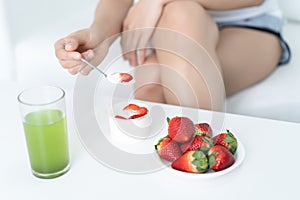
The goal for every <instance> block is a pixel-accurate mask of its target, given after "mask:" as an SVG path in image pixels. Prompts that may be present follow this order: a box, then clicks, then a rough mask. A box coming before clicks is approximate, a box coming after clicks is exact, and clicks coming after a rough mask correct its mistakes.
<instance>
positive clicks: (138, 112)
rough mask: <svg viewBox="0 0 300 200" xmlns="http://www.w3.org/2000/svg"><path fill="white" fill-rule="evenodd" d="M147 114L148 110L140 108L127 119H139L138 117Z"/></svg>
mask: <svg viewBox="0 0 300 200" xmlns="http://www.w3.org/2000/svg"><path fill="white" fill-rule="evenodd" d="M147 113H148V109H147V108H145V107H140V108H139V109H138V110H137V111H136V112H135V114H134V115H131V116H130V117H129V119H136V118H139V117H142V116H144V115H146V114H147Z"/></svg>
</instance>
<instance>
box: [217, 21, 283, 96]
mask: <svg viewBox="0 0 300 200" xmlns="http://www.w3.org/2000/svg"><path fill="white" fill-rule="evenodd" d="M217 55H218V57H219V61H220V65H221V68H222V71H223V78H224V84H225V88H226V94H227V96H230V95H232V94H234V93H236V92H238V91H240V90H243V89H245V88H247V87H249V86H251V85H253V84H255V83H257V82H259V81H261V80H263V79H265V78H266V77H267V76H268V75H270V74H271V72H272V71H274V69H275V68H276V67H277V65H278V63H279V60H280V57H281V46H280V41H279V38H278V37H277V36H276V35H274V34H271V33H267V32H264V31H259V30H254V29H249V28H241V27H226V28H223V29H222V30H221V31H220V33H219V42H218V45H217Z"/></svg>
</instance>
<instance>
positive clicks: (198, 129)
mask: <svg viewBox="0 0 300 200" xmlns="http://www.w3.org/2000/svg"><path fill="white" fill-rule="evenodd" d="M212 132H213V131H212V129H211V127H210V125H209V124H208V123H200V124H195V134H197V135H206V136H208V137H211V136H212Z"/></svg>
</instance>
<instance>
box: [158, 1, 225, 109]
mask: <svg viewBox="0 0 300 200" xmlns="http://www.w3.org/2000/svg"><path fill="white" fill-rule="evenodd" d="M158 27H159V28H164V29H169V30H173V31H174V33H175V34H176V32H177V34H178V35H180V34H184V35H186V36H187V37H189V38H190V40H191V41H194V42H195V43H196V44H197V43H198V45H199V46H202V47H203V48H204V49H205V50H207V52H208V53H209V55H210V57H208V56H207V55H206V54H205V52H204V51H203V50H200V51H197V52H194V50H193V49H190V50H189V49H188V48H187V49H183V51H185V52H184V53H186V51H190V52H187V53H188V54H190V55H195V56H196V57H197V58H198V60H197V66H193V65H192V64H191V63H190V62H188V61H187V60H185V59H184V58H183V57H181V55H175V54H174V53H172V52H170V51H168V49H166V51H164V50H160V49H156V55H157V59H158V62H159V63H160V64H162V65H163V66H165V67H162V68H161V82H162V85H163V91H164V95H165V100H166V102H167V103H169V104H177V105H181V106H189V107H196V108H204V109H212V110H221V109H222V107H223V101H224V97H225V91H224V85H223V80H222V76H221V70H220V68H219V60H218V57H217V54H216V46H217V42H218V37H219V36H218V33H219V32H218V29H217V26H216V24H215V22H214V21H213V19H212V18H211V17H210V15H209V14H208V13H207V12H206V11H205V9H204V8H203V7H202V6H201V5H199V4H198V3H195V2H193V1H176V2H172V3H169V4H167V5H166V6H165V8H164V10H163V13H162V16H161V18H160V20H159V23H158ZM159 37H160V36H157V33H155V35H154V39H153V40H154V46H157V43H159V42H164V40H167V39H168V38H170V37H174V39H172V41H171V42H172V43H173V45H174V46H177V47H178V46H184V45H185V44H182V40H180V39H178V40H176V35H175V36H174V35H170V36H165V37H161V39H155V38H159ZM178 37H179V38H180V36H178ZM211 59H212V60H211ZM212 61H213V62H212ZM216 68H217V69H216ZM203 70H206V71H211V72H212V73H215V71H218V72H219V73H218V74H211V75H209V76H206V75H205V73H204V74H203V73H202V72H203ZM174 94H176V96H175V95H174Z"/></svg>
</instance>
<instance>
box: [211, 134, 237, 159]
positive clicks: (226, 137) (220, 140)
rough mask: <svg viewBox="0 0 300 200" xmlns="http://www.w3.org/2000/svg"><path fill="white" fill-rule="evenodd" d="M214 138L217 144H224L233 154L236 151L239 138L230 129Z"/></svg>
mask: <svg viewBox="0 0 300 200" xmlns="http://www.w3.org/2000/svg"><path fill="white" fill-rule="evenodd" d="M213 140H214V144H215V145H222V146H224V147H225V148H226V149H228V150H229V151H230V152H231V153H232V154H233V155H234V153H235V152H236V149H237V145H238V142H237V139H236V138H235V137H234V135H233V134H232V133H231V132H230V131H229V130H227V133H221V134H219V135H216V136H215V137H213Z"/></svg>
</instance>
